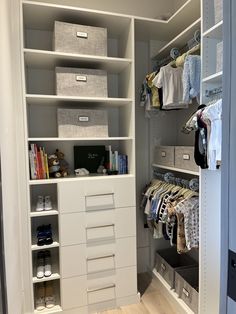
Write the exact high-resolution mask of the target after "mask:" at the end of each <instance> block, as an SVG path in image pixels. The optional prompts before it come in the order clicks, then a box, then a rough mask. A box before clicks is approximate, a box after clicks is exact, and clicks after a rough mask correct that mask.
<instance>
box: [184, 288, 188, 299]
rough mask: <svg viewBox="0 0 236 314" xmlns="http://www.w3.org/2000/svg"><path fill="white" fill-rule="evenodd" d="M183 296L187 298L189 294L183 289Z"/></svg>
mask: <svg viewBox="0 0 236 314" xmlns="http://www.w3.org/2000/svg"><path fill="white" fill-rule="evenodd" d="M183 294H185V295H186V297H187V298H189V292H188V291H187V290H186V289H185V288H183Z"/></svg>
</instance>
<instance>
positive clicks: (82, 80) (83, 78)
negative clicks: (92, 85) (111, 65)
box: [76, 75, 87, 82]
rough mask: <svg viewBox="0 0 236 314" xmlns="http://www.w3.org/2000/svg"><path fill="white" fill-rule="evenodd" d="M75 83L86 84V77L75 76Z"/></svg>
mask: <svg viewBox="0 0 236 314" xmlns="http://www.w3.org/2000/svg"><path fill="white" fill-rule="evenodd" d="M76 81H78V82H87V76H84V75H76Z"/></svg>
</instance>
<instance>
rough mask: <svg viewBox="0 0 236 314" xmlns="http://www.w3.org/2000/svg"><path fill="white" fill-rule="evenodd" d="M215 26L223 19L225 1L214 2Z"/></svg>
mask: <svg viewBox="0 0 236 314" xmlns="http://www.w3.org/2000/svg"><path fill="white" fill-rule="evenodd" d="M214 11H215V24H217V23H219V22H220V21H222V19H223V0H214Z"/></svg>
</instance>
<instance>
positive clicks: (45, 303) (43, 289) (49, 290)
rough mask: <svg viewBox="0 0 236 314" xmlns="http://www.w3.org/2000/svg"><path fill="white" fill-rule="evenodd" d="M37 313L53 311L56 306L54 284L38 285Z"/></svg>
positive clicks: (44, 283)
mask: <svg viewBox="0 0 236 314" xmlns="http://www.w3.org/2000/svg"><path fill="white" fill-rule="evenodd" d="M35 305H36V311H43V310H45V308H47V309H51V308H53V307H54V306H55V296H54V291H53V286H52V282H50V281H47V282H42V283H38V284H37V287H36V300H35Z"/></svg>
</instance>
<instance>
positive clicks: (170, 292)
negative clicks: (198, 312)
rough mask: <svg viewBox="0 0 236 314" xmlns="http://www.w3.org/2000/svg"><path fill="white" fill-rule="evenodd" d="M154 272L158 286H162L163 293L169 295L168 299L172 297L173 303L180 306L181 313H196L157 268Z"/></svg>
mask: <svg viewBox="0 0 236 314" xmlns="http://www.w3.org/2000/svg"><path fill="white" fill-rule="evenodd" d="M152 273H153V275H154V278H155V279H157V281H158V286H159V287H160V290H161V292H163V295H165V296H166V297H167V300H168V299H171V304H173V302H175V304H176V307H179V308H180V309H181V313H185V314H194V312H193V311H192V310H191V309H190V308H189V307H188V306H187V305H186V304H185V303H184V301H183V300H181V299H180V298H179V297H178V295H177V293H175V292H174V290H171V288H170V286H169V285H168V283H167V282H166V281H165V280H164V279H163V278H162V276H161V275H160V274H159V273H158V272H157V271H156V269H154V270H153V271H152ZM173 306H174V304H173ZM178 313H179V311H178Z"/></svg>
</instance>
